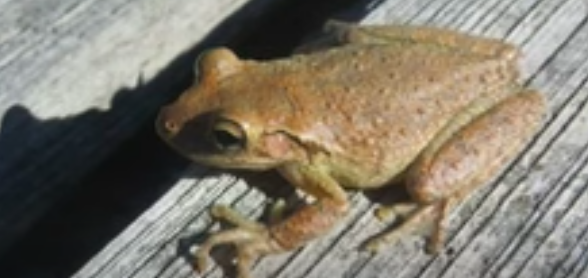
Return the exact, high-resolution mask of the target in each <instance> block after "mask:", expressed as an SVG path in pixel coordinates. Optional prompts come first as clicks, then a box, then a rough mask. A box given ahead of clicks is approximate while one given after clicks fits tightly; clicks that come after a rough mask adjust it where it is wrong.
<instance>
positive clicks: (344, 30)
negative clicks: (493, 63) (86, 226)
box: [324, 20, 518, 60]
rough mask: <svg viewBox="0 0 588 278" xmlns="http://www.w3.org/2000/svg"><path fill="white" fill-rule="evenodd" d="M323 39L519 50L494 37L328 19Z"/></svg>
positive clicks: (495, 52)
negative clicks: (364, 24)
mask: <svg viewBox="0 0 588 278" xmlns="http://www.w3.org/2000/svg"><path fill="white" fill-rule="evenodd" d="M324 33H325V35H324V38H329V41H330V42H331V44H335V42H336V43H337V44H349V43H351V44H394V43H413V44H414V43H419V44H431V45H437V46H440V47H446V48H454V49H460V50H466V49H467V50H468V51H471V52H472V53H476V54H478V55H482V56H490V57H503V58H506V59H508V60H515V59H516V57H517V56H518V50H517V49H516V48H515V47H514V46H512V45H510V44H507V43H504V42H502V41H500V40H497V39H490V38H483V37H475V36H470V35H466V34H462V33H459V32H456V31H452V30H447V29H441V28H435V27H424V26H406V25H366V26H361V25H355V24H350V23H346V22H341V21H336V20H331V21H328V22H327V24H325V27H324Z"/></svg>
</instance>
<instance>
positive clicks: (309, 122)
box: [292, 44, 516, 171]
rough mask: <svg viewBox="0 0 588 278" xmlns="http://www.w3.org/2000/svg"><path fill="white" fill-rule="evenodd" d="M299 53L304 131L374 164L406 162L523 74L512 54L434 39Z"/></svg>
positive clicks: (311, 137)
mask: <svg viewBox="0 0 588 278" xmlns="http://www.w3.org/2000/svg"><path fill="white" fill-rule="evenodd" d="M297 59H298V60H294V62H293V63H295V65H296V66H293V68H297V67H298V68H299V69H298V70H297V74H298V77H300V78H298V79H297V80H298V81H299V82H300V84H299V85H300V86H301V88H300V89H298V90H293V92H294V94H293V95H294V96H293V97H292V98H293V99H296V100H297V101H298V102H299V103H303V104H304V105H301V106H303V107H304V108H302V109H303V110H304V111H303V114H302V115H299V116H298V117H299V118H300V117H302V118H303V119H306V122H305V123H304V124H302V125H301V128H302V129H303V130H300V131H297V132H300V133H299V134H301V135H302V137H305V138H306V139H307V140H309V141H314V142H318V143H319V144H325V145H328V147H327V148H328V149H329V150H330V151H331V152H334V153H337V154H338V155H339V158H340V161H341V160H346V159H347V160H348V162H349V163H354V162H353V160H354V159H355V160H357V161H361V163H364V164H367V167H372V168H375V169H381V168H378V167H373V166H375V165H390V160H394V163H396V164H398V165H392V166H390V167H392V168H394V169H402V168H403V167H405V166H407V164H408V163H410V161H412V160H413V159H414V157H415V156H416V155H418V153H419V152H420V150H421V149H422V148H424V147H425V146H426V145H427V143H428V142H429V141H430V140H431V138H432V137H433V136H434V135H435V134H436V133H437V132H438V131H439V130H440V129H441V128H442V127H443V126H444V125H445V124H446V123H447V122H448V121H449V120H451V119H452V118H453V117H454V115H455V114H456V113H458V111H460V110H461V109H464V107H465V106H467V105H468V104H469V103H471V102H472V101H474V100H476V99H479V98H481V97H483V96H484V95H486V94H492V93H495V92H496V91H500V89H501V88H503V87H504V86H511V85H512V84H513V83H514V82H515V81H516V80H515V79H516V67H515V66H514V63H515V61H514V60H513V59H504V58H503V57H488V56H480V55H475V54H473V53H468V52H466V51H456V50H454V49H448V48H442V47H439V46H431V45H419V44H412V45H405V46H402V45H393V46H387V45H367V46H366V45H360V46H354V45H350V46H346V47H340V48H335V49H333V50H328V51H326V52H320V53H316V54H311V55H305V56H301V57H298V58H297ZM297 121H298V123H299V122H300V120H299V119H298V120H297ZM299 124H300V123H299ZM366 161H367V162H366ZM394 163H392V164H394ZM344 168H346V167H344ZM384 168H386V167H384ZM381 170H384V171H386V169H381ZM358 171H365V169H362V170H358Z"/></svg>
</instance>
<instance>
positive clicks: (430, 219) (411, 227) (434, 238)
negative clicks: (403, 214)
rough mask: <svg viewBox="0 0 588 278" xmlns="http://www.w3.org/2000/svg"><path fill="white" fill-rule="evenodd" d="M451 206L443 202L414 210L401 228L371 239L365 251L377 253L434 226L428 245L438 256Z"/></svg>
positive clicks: (430, 251)
mask: <svg viewBox="0 0 588 278" xmlns="http://www.w3.org/2000/svg"><path fill="white" fill-rule="evenodd" d="M451 206H452V202H451V201H442V202H439V203H435V204H431V205H427V206H423V207H420V208H413V210H412V213H411V214H410V216H408V218H407V219H406V220H405V221H404V222H402V223H401V224H400V226H398V227H396V228H394V229H393V230H391V231H387V232H384V233H383V234H380V235H378V236H375V237H373V238H371V239H369V240H368V241H367V242H366V244H365V245H364V249H365V250H367V251H369V252H372V253H377V252H378V251H380V250H381V249H382V247H384V246H387V245H393V244H395V243H396V242H397V241H399V240H400V239H402V238H405V237H407V236H410V235H413V234H415V233H417V234H418V233H422V232H423V230H424V229H423V228H426V227H430V226H431V224H432V225H433V226H432V229H433V230H432V233H431V237H430V239H429V242H428V244H427V252H428V253H431V254H436V253H438V252H439V251H440V250H441V248H442V247H443V244H444V241H445V228H446V222H447V216H448V214H449V211H450V209H451ZM403 208H406V209H409V208H410V207H409V206H403ZM382 209H384V210H387V209H388V208H386V207H384V208H382ZM376 213H378V211H376ZM380 213H383V212H380ZM386 213H387V212H386ZM377 217H379V216H377Z"/></svg>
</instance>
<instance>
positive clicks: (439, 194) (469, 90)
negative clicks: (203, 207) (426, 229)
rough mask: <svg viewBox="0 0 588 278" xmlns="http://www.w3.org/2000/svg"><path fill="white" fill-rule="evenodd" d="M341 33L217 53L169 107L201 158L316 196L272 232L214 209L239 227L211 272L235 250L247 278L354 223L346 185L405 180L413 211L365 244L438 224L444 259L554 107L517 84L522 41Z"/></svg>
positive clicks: (169, 121) (170, 120)
mask: <svg viewBox="0 0 588 278" xmlns="http://www.w3.org/2000/svg"><path fill="white" fill-rule="evenodd" d="M328 30H329V31H328V32H327V34H328V35H327V36H325V37H323V38H322V39H320V40H317V41H315V42H314V43H310V44H308V45H306V46H303V47H301V50H300V51H299V52H298V53H297V54H296V55H293V56H291V57H289V58H284V59H277V60H271V61H253V60H242V59H239V58H238V57H237V56H236V55H235V54H234V53H233V52H231V51H230V50H228V49H225V48H217V49H212V50H210V51H208V52H206V53H204V54H203V55H202V56H201V57H200V59H199V61H198V63H197V66H196V72H197V74H196V75H197V77H196V83H195V85H194V86H192V87H191V88H189V89H188V90H187V92H185V93H184V94H183V95H182V96H181V97H180V98H179V99H178V100H177V101H176V102H175V103H173V104H171V105H169V106H167V107H165V108H163V109H162V111H161V113H160V115H159V118H158V120H157V129H158V132H159V133H160V135H161V136H162V137H163V138H164V140H165V141H167V142H168V143H169V144H170V145H171V146H172V147H173V148H175V149H176V150H177V151H179V152H180V153H182V154H183V155H185V156H187V157H188V158H190V159H192V160H193V161H195V162H197V163H201V164H204V165H210V166H215V167H221V168H240V169H251V170H266V169H277V171H278V172H279V173H280V174H281V175H283V176H284V177H285V179H286V180H288V181H289V183H290V184H291V185H292V186H294V187H296V188H298V189H300V190H301V191H303V192H305V193H307V194H309V195H312V196H313V197H314V199H315V201H312V202H310V203H309V204H307V205H306V206H303V207H302V208H300V209H299V210H298V211H295V212H294V213H292V215H290V216H288V217H282V219H280V220H279V221H276V222H275V223H270V224H268V225H263V224H260V223H258V222H255V221H251V220H248V219H245V218H244V217H241V216H239V214H237V213H236V212H235V211H233V210H231V209H229V208H228V207H224V206H217V207H215V208H214V209H213V210H212V211H213V215H214V216H215V217H217V218H220V219H223V220H225V221H229V222H231V223H233V224H234V225H235V226H236V228H233V229H230V230H225V231H221V232H219V233H216V234H214V235H212V236H211V237H210V238H209V239H208V240H207V241H206V242H204V243H203V244H202V245H201V246H200V248H199V250H198V251H197V254H196V258H197V267H198V269H199V270H204V269H205V268H206V265H207V260H208V253H209V251H210V249H211V248H213V247H214V246H216V245H218V244H234V245H235V246H236V250H237V256H238V262H237V268H238V269H237V270H238V273H239V275H240V277H249V272H248V268H249V265H250V263H251V262H252V260H255V259H256V258H258V257H259V256H261V255H264V254H270V253H277V252H283V251H287V250H292V249H294V248H297V247H300V246H303V245H304V244H306V243H307V242H308V241H309V240H312V239H314V238H316V237H318V236H320V235H321V234H324V233H326V232H328V231H329V230H330V229H331V228H332V227H333V226H334V225H335V224H336V223H338V221H340V220H342V219H343V218H344V217H345V216H346V214H347V213H348V212H349V211H350V203H349V200H348V196H347V194H346V191H345V190H344V188H353V189H364V190H366V189H373V188H378V187H382V186H386V185H390V184H398V183H397V182H394V183H391V181H393V180H394V181H398V180H400V181H401V182H400V184H403V185H404V186H405V187H406V189H407V191H408V193H409V195H410V197H411V202H412V203H411V204H412V208H413V209H412V210H411V211H410V212H409V213H408V215H407V216H406V219H405V221H404V222H403V223H402V224H401V225H399V226H398V227H397V228H395V229H393V230H392V231H390V232H389V233H386V234H383V235H380V236H377V237H375V238H373V239H371V240H370V241H368V242H367V244H366V247H367V248H368V249H369V250H373V251H375V250H378V249H379V248H380V247H381V246H383V245H384V244H389V243H391V242H393V241H395V240H397V239H399V238H401V237H402V236H403V235H406V234H410V233H414V232H415V231H417V230H418V229H417V227H421V226H426V225H423V223H425V224H430V225H429V226H431V225H433V226H432V227H433V230H432V234H431V237H430V241H429V245H428V247H429V250H430V251H432V252H436V251H438V250H439V249H440V248H441V247H442V244H443V238H444V228H445V223H446V220H447V215H448V212H449V211H450V210H451V208H452V207H454V206H455V204H456V203H458V202H459V201H461V200H462V199H463V198H464V196H466V195H467V194H468V193H470V192H471V191H472V190H473V189H475V188H477V187H478V186H479V185H483V184H487V183H488V181H489V180H490V179H491V178H492V177H493V176H495V175H497V174H498V172H499V171H500V170H501V169H502V168H503V166H504V165H505V164H506V163H508V162H509V161H510V160H512V159H513V158H514V157H515V156H516V154H517V152H518V151H520V150H521V149H522V148H523V146H524V145H525V143H526V142H527V141H528V140H529V139H530V138H531V137H532V136H533V134H534V133H535V131H536V130H537V129H538V127H539V126H540V123H541V122H542V118H543V115H544V112H545V110H546V109H545V108H546V106H545V102H544V99H543V97H542V96H541V94H539V93H537V92H535V91H533V90H530V89H527V88H524V87H522V86H521V85H520V84H519V83H518V80H517V79H518V70H517V56H518V52H517V50H516V49H515V48H514V47H513V46H511V45H509V44H506V43H504V42H501V41H498V40H493V39H485V38H479V37H472V36H468V35H463V34H459V33H455V32H452V31H447V30H440V29H433V28H424V27H394V26H372V27H361V26H354V25H346V24H343V23H333V24H331V25H330V28H329V29H328ZM276 186H281V185H276ZM403 205H406V204H403Z"/></svg>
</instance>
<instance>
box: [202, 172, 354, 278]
mask: <svg viewBox="0 0 588 278" xmlns="http://www.w3.org/2000/svg"><path fill="white" fill-rule="evenodd" d="M280 172H281V173H282V174H283V175H284V176H285V177H286V178H287V179H288V180H289V181H290V182H291V183H292V184H293V185H295V186H297V187H299V188H300V189H302V190H304V191H305V192H307V193H309V194H311V195H313V196H314V197H315V198H316V199H317V200H316V201H315V202H314V203H312V204H310V205H307V206H305V207H303V208H302V209H300V210H298V211H297V212H295V213H294V214H293V215H291V216H290V217H287V218H285V219H283V220H282V221H279V222H277V223H275V224H271V225H270V226H267V227H266V226H265V225H262V224H259V223H257V222H254V221H251V220H248V219H246V218H244V217H242V216H240V215H238V214H237V213H236V212H235V211H233V210H231V209H229V208H228V207H223V206H217V207H215V208H213V211H212V213H213V216H215V217H216V218H220V219H223V220H225V221H227V222H230V223H232V224H234V225H236V226H237V227H236V228H234V229H231V230H227V231H221V232H219V233H217V234H214V235H212V236H211V237H210V238H209V239H208V240H206V242H204V244H202V245H201V246H200V248H199V250H198V251H197V253H196V259H197V270H199V271H203V270H205V269H206V268H207V262H208V256H209V252H210V250H211V249H212V248H214V247H215V246H216V245H220V244H235V246H236V248H237V256H238V258H237V271H238V275H239V277H241V278H246V277H249V265H250V264H251V262H252V261H253V260H255V259H256V258H258V257H259V256H262V255H266V254H271V253H279V252H284V251H288V250H292V249H295V248H297V247H300V246H302V245H304V244H305V243H306V242H308V241H309V240H311V239H314V238H316V237H318V236H319V235H321V234H324V233H325V232H327V231H329V230H330V229H331V227H332V226H333V225H334V224H336V223H337V222H338V221H339V220H340V219H341V218H342V217H344V216H345V215H346V214H347V211H348V201H347V196H346V193H345V192H344V191H343V189H342V188H341V187H340V186H339V185H338V184H337V182H336V181H334V180H333V179H332V178H330V177H329V176H328V175H326V174H323V173H322V172H321V171H320V170H319V169H315V167H312V166H305V165H299V164H292V165H287V166H284V167H282V168H281V169H280Z"/></svg>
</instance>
